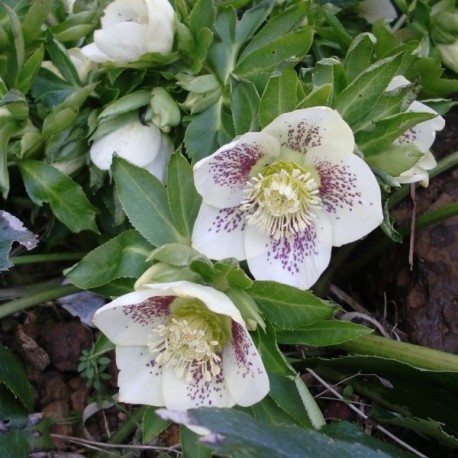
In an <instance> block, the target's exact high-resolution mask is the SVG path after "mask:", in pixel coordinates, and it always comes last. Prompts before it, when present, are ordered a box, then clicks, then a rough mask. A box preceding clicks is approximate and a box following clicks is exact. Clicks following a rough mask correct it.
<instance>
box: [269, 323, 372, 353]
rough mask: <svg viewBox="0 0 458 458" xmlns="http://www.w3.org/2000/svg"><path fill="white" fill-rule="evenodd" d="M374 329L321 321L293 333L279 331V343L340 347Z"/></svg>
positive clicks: (352, 324)
mask: <svg viewBox="0 0 458 458" xmlns="http://www.w3.org/2000/svg"><path fill="white" fill-rule="evenodd" d="M372 332H373V330H372V329H369V328H367V327H366V326H362V325H360V324H355V323H350V322H348V321H339V320H321V321H317V322H315V323H313V324H311V325H310V326H307V327H304V328H302V329H295V330H293V331H287V332H285V331H279V332H278V333H277V339H278V342H279V343H282V344H289V345H296V344H300V345H311V346H314V347H325V346H328V345H338V344H341V343H343V342H346V341H348V340H352V339H355V338H356V337H359V336H364V335H367V334H371V333H372Z"/></svg>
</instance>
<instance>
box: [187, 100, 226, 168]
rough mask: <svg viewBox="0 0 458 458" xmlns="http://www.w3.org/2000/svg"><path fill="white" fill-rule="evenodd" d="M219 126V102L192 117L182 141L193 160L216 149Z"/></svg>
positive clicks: (220, 121) (205, 155)
mask: <svg viewBox="0 0 458 458" xmlns="http://www.w3.org/2000/svg"><path fill="white" fill-rule="evenodd" d="M221 128H222V119H221V103H220V102H217V103H215V104H213V105H211V106H210V107H209V108H207V109H206V110H204V111H202V112H201V113H199V114H197V115H195V116H193V117H192V119H191V122H190V124H189V126H188V128H187V129H186V133H185V136H184V141H185V144H186V151H187V153H188V155H189V156H190V157H191V158H192V160H193V162H197V161H198V160H199V159H202V158H204V157H207V156H209V155H210V154H212V153H214V152H215V151H216V150H217V149H218V135H219V130H220V129H221Z"/></svg>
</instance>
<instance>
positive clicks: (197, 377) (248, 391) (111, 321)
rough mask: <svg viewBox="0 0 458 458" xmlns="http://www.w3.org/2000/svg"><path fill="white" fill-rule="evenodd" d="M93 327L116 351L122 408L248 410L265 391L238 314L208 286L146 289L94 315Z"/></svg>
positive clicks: (260, 367) (157, 285) (178, 284)
mask: <svg viewBox="0 0 458 458" xmlns="http://www.w3.org/2000/svg"><path fill="white" fill-rule="evenodd" d="M93 321H94V324H95V325H96V326H97V327H98V328H99V329H100V330H101V331H102V332H103V333H104V334H105V335H106V336H107V337H108V338H109V339H110V340H111V341H112V342H113V343H114V344H115V345H116V364H117V366H118V368H119V370H120V372H119V377H118V386H119V400H120V401H121V402H127V403H132V404H146V405H151V406H165V407H167V408H168V409H172V410H179V411H183V410H186V409H190V408H193V407H200V406H214V407H232V406H233V405H235V404H239V405H241V406H249V405H252V404H254V403H256V402H258V401H260V400H261V399H262V398H263V397H264V396H266V394H267V393H268V391H269V379H268V377H267V374H266V371H265V369H264V366H263V363H262V360H261V358H260V356H259V353H258V351H257V350H256V348H255V346H254V344H253V341H252V340H251V337H250V335H249V333H248V331H247V330H246V327H245V323H244V321H243V319H242V316H241V315H240V312H239V311H238V309H237V308H236V307H235V305H234V304H233V303H232V301H231V300H230V299H229V298H228V297H227V296H226V295H225V294H223V293H221V292H220V291H217V290H215V289H213V288H210V287H208V286H203V285H199V284H195V283H190V282H188V281H178V282H172V283H155V284H146V285H143V286H142V289H139V290H137V291H134V292H132V293H129V294H125V295H124V296H121V297H119V298H117V299H115V300H114V301H113V302H111V303H109V304H107V305H105V306H103V307H102V308H101V309H99V310H97V312H96V313H95V315H94V319H93Z"/></svg>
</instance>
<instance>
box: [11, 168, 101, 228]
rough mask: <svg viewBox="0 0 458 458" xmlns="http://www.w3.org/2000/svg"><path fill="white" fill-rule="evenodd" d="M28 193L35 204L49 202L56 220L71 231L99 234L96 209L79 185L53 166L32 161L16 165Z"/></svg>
mask: <svg viewBox="0 0 458 458" xmlns="http://www.w3.org/2000/svg"><path fill="white" fill-rule="evenodd" d="M18 165H19V170H20V171H21V175H22V179H23V180H24V185H25V188H26V190H27V194H28V195H29V197H30V198H31V199H32V201H33V202H34V203H35V204H37V205H40V206H41V205H42V204H43V202H47V203H49V205H50V206H51V209H52V211H53V213H54V215H55V217H56V218H57V219H58V220H59V221H61V222H62V223H64V224H65V225H66V226H67V227H68V228H69V229H70V230H71V231H72V232H80V231H84V230H89V231H92V232H95V233H98V229H97V225H96V224H95V215H96V209H95V208H94V207H93V206H92V205H91V203H90V202H89V200H88V198H87V197H86V194H85V193H84V191H83V189H82V188H81V186H80V185H79V184H77V183H75V182H74V181H73V180H72V179H71V178H69V177H68V176H67V175H65V174H63V173H62V172H60V171H59V170H57V169H56V168H54V167H53V166H52V165H48V164H46V163H44V162H41V161H35V160H32V159H27V160H22V161H20V162H19V163H18Z"/></svg>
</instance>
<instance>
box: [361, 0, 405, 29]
mask: <svg viewBox="0 0 458 458" xmlns="http://www.w3.org/2000/svg"><path fill="white" fill-rule="evenodd" d="M356 10H357V12H358V15H359V16H361V17H363V18H364V19H366V21H367V22H368V23H369V24H374V22H376V21H378V20H379V19H382V20H384V21H386V22H392V21H394V20H395V19H396V18H397V17H398V13H397V12H396V8H395V7H394V6H393V4H392V3H391V1H390V0H363V1H360V2H359V3H358V4H357V5H356Z"/></svg>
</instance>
